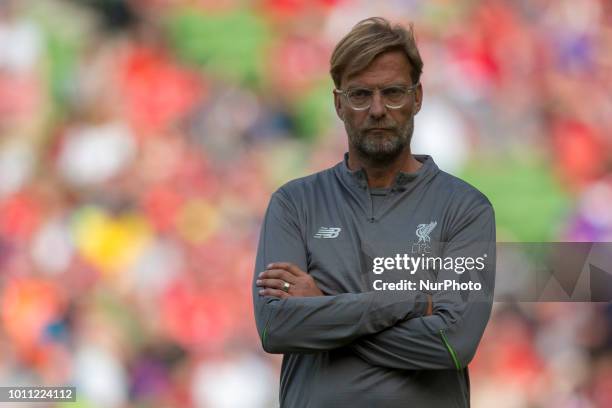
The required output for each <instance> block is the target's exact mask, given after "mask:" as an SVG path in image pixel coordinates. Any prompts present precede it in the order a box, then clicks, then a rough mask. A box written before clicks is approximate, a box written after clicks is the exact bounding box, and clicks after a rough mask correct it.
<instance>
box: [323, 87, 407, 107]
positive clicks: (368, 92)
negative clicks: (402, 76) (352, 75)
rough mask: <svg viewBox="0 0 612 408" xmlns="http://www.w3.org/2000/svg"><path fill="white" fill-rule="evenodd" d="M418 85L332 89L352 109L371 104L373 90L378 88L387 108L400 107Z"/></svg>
mask: <svg viewBox="0 0 612 408" xmlns="http://www.w3.org/2000/svg"><path fill="white" fill-rule="evenodd" d="M418 86H419V83H418V82H417V83H416V84H414V85H412V86H408V85H391V86H387V87H384V88H374V89H371V88H350V89H346V90H344V91H343V90H340V89H334V93H336V94H338V95H342V96H344V97H345V98H346V100H347V101H348V104H349V106H350V107H351V108H353V109H354V110H358V111H361V110H366V109H369V108H370V106H372V99H373V98H374V91H375V90H376V89H378V90H379V92H380V96H381V98H382V101H383V103H384V104H385V106H386V107H387V108H389V109H400V108H401V107H403V106H404V105H406V103H407V102H408V100H409V99H410V98H409V95H410V94H411V93H413V92H414V90H415V89H416V88H417V87H418Z"/></svg>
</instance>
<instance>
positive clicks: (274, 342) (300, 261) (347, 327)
mask: <svg viewBox="0 0 612 408" xmlns="http://www.w3.org/2000/svg"><path fill="white" fill-rule="evenodd" d="M270 262H291V263H294V264H296V265H297V266H298V267H299V268H300V269H302V270H304V271H306V270H307V253H306V247H305V245H304V238H303V235H302V228H300V221H299V217H298V212H297V210H296V207H295V206H294V205H293V204H292V202H291V200H290V199H289V198H288V197H287V196H286V195H285V194H284V193H283V192H282V190H279V191H277V192H276V193H274V194H273V195H272V198H271V200H270V204H269V206H268V209H267V211H266V215H265V219H264V222H263V226H262V229H261V234H260V238H259V245H258V250H257V259H256V262H255V274H254V278H253V283H252V285H253V302H254V310H255V321H256V325H257V330H258V332H259V336H260V338H261V341H262V346H263V348H264V350H265V351H267V352H269V353H308V352H318V351H324V350H330V349H333V348H337V347H341V346H345V345H348V344H350V343H351V342H353V341H354V340H355V339H357V338H359V337H361V336H365V335H369V334H374V333H377V332H380V331H381V330H384V329H386V328H388V327H391V326H393V325H394V324H396V323H398V322H400V321H402V320H405V319H409V318H411V317H415V316H421V315H423V314H424V313H425V309H426V307H427V298H426V295H425V294H423V293H420V292H418V293H403V294H396V295H392V296H389V295H388V294H383V293H379V292H366V293H346V294H340V295H335V296H319V297H302V298H288V299H278V298H275V297H263V296H260V295H259V293H258V292H259V288H258V287H257V286H256V285H255V280H256V279H257V275H258V273H259V272H261V271H263V270H265V268H266V265H267V264H269V263H270Z"/></svg>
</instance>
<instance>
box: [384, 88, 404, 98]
mask: <svg viewBox="0 0 612 408" xmlns="http://www.w3.org/2000/svg"><path fill="white" fill-rule="evenodd" d="M404 93H405V91H404V89H403V88H400V87H395V86H394V87H390V88H385V89H383V95H384V96H386V97H388V98H400V97H402V96H404Z"/></svg>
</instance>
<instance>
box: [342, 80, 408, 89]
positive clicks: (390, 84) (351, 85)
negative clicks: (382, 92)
mask: <svg viewBox="0 0 612 408" xmlns="http://www.w3.org/2000/svg"><path fill="white" fill-rule="evenodd" d="M404 82H405V81H400V82H397V81H391V82H388V83H383V84H382V85H378V86H368V85H364V84H361V83H351V82H350V81H349V82H347V84H346V85H345V87H344V89H351V88H367V89H373V88H388V87H390V86H412V84H410V83H404Z"/></svg>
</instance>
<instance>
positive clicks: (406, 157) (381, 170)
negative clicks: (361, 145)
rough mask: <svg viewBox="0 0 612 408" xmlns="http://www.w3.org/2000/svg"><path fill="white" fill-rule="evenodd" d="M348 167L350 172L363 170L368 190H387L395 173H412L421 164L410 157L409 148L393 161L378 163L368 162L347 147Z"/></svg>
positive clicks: (354, 150)
mask: <svg viewBox="0 0 612 408" xmlns="http://www.w3.org/2000/svg"><path fill="white" fill-rule="evenodd" d="M348 166H349V168H350V169H351V170H358V169H361V168H363V169H364V170H365V173H366V176H367V179H368V186H369V187H370V188H387V187H391V186H392V185H393V182H394V180H395V177H396V176H397V173H399V172H400V171H402V172H405V173H414V172H415V171H417V170H418V169H419V168H420V167H421V166H422V164H421V162H419V161H418V160H417V159H415V158H414V156H412V153H411V152H410V148H406V149H404V151H402V152H401V153H400V154H399V155H398V156H397V157H396V158H394V159H393V160H390V161H387V162H384V163H380V162H376V161H372V160H368V159H367V158H366V157H363V156H361V155H360V154H359V153H358V152H356V149H352V148H351V147H350V146H349V157H348Z"/></svg>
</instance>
